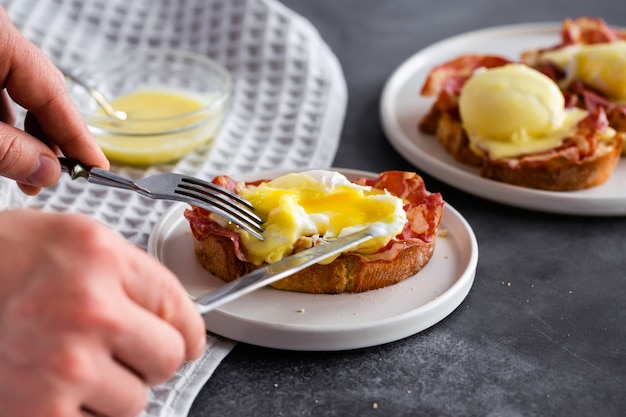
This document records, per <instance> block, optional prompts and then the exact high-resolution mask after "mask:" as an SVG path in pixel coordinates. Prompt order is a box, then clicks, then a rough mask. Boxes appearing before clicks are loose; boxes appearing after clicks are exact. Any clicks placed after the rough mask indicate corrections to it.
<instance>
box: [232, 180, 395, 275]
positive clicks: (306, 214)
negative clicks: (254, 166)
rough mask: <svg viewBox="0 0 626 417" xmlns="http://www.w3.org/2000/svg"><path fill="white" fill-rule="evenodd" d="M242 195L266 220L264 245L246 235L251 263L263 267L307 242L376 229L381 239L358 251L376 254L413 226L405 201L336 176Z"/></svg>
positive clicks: (245, 189)
mask: <svg viewBox="0 0 626 417" xmlns="http://www.w3.org/2000/svg"><path fill="white" fill-rule="evenodd" d="M237 192H238V193H239V194H240V195H241V196H242V197H244V198H245V199H247V200H248V201H250V202H251V203H252V205H253V206H254V208H255V211H256V212H257V214H259V216H260V217H261V218H262V219H264V229H265V230H264V232H263V237H264V240H257V239H255V238H254V237H252V236H250V235H249V234H248V233H247V232H245V231H241V232H240V235H241V239H242V242H243V244H244V246H245V248H246V249H247V252H248V256H249V258H250V261H251V262H252V263H254V264H257V265H258V264H261V263H262V262H268V263H272V262H276V261H278V260H280V259H282V258H283V257H284V256H286V255H289V254H290V253H292V252H293V249H294V246H295V244H296V241H297V240H298V239H299V238H300V237H301V236H307V237H313V236H319V237H321V238H323V239H332V238H337V237H340V236H343V235H346V234H350V233H353V232H356V231H359V230H363V229H366V228H368V227H370V226H374V227H375V228H376V230H377V231H379V232H378V233H377V235H376V237H374V238H373V239H370V240H369V241H368V242H365V243H363V244H361V245H359V246H358V247H356V248H354V249H352V251H354V252H359V253H373V252H376V251H377V250H378V249H380V248H381V247H383V246H385V245H386V244H387V243H388V242H389V241H390V240H391V239H393V238H394V237H395V236H397V235H398V234H399V233H401V232H402V230H403V229H404V225H405V224H406V221H407V218H406V212H405V211H404V209H403V200H402V199H401V198H399V197H395V196H393V195H391V194H389V193H388V192H386V191H384V190H378V189H373V188H371V187H366V186H360V185H357V184H353V183H351V182H350V181H349V180H348V179H347V178H346V177H345V176H343V175H341V174H339V173H336V172H330V171H323V170H318V171H306V172H302V173H292V174H288V175H285V176H282V177H279V178H276V179H274V180H272V181H269V182H265V183H263V184H260V185H258V186H240V187H239V189H238V190H237ZM330 261H331V260H328V261H327V262H330Z"/></svg>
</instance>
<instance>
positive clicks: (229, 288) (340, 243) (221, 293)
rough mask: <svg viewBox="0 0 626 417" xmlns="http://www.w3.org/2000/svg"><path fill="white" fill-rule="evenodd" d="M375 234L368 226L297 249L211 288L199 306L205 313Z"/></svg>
mask: <svg viewBox="0 0 626 417" xmlns="http://www.w3.org/2000/svg"><path fill="white" fill-rule="evenodd" d="M374 236H375V233H374V231H373V229H372V228H369V229H366V230H364V231H360V232H356V233H353V234H350V235H347V236H343V237H340V238H337V239H334V240H333V241H331V242H328V243H325V244H323V245H318V246H315V247H313V248H310V249H306V250H303V251H301V252H298V253H295V254H293V255H290V256H288V257H286V258H283V259H282V260H280V261H278V262H275V263H272V264H269V265H266V266H264V267H261V268H259V269H255V270H254V271H252V272H250V273H248V274H246V275H242V276H241V277H239V278H237V279H235V280H233V281H231V282H229V283H227V284H225V285H222V286H221V287H218V288H216V289H214V290H211V291H209V292H208V293H206V294H204V295H202V296H200V297H198V298H197V299H196V300H195V304H196V307H197V308H198V310H199V311H200V313H201V314H206V313H208V312H209V311H211V310H214V309H216V308H217V307H219V306H221V305H223V304H226V303H228V302H230V301H233V300H235V299H237V298H239V297H241V296H243V295H245V294H248V293H251V292H252V291H254V290H257V289H259V288H261V287H264V286H266V285H269V284H271V283H273V282H276V281H278V280H281V279H283V278H285V277H287V276H289V275H292V274H295V273H296V272H299V271H301V270H303V269H305V268H306V267H309V266H311V265H313V264H316V263H318V262H322V261H324V260H325V259H328V258H330V257H332V256H334V255H338V254H340V253H342V252H345V251H347V250H349V249H351V248H353V247H355V246H357V245H359V244H361V243H363V242H366V241H368V240H370V239H371V238H373V237H374Z"/></svg>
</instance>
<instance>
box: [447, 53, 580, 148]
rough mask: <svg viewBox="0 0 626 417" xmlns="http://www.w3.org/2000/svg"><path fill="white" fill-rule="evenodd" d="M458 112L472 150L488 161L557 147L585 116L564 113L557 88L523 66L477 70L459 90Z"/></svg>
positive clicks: (578, 113) (539, 74) (570, 110)
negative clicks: (484, 156) (484, 155)
mask: <svg viewBox="0 0 626 417" xmlns="http://www.w3.org/2000/svg"><path fill="white" fill-rule="evenodd" d="M459 111H460V115H461V121H462V123H463V128H464V129H465V131H466V132H467V135H468V138H469V141H470V147H471V148H472V150H473V151H474V152H476V153H477V154H479V155H482V154H484V153H488V154H489V157H490V158H492V159H500V158H508V157H516V156H519V155H523V154H530V153H538V152H543V151H547V150H549V149H552V148H554V147H556V146H559V145H560V144H561V142H562V141H563V139H564V138H565V137H567V135H568V133H569V132H571V131H572V130H573V129H574V128H575V126H576V124H577V123H578V122H579V121H580V120H581V119H583V118H584V117H585V116H586V115H587V112H586V111H584V110H580V109H565V99H564V98H563V94H562V93H561V91H560V89H559V87H558V86H557V85H556V84H555V83H554V82H553V81H552V80H551V79H550V78H549V77H547V76H546V75H544V74H542V73H540V72H539V71H537V70H534V69H532V68H530V67H528V66H526V65H522V64H509V65H504V66H501V67H496V68H492V69H481V70H478V71H477V72H476V73H475V74H473V75H472V77H470V79H469V80H467V82H466V83H465V84H464V86H463V88H462V90H461V95H460V97H459Z"/></svg>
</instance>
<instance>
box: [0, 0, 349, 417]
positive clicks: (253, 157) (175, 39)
mask: <svg viewBox="0 0 626 417" xmlns="http://www.w3.org/2000/svg"><path fill="white" fill-rule="evenodd" d="M0 4H1V5H2V6H3V7H4V8H5V9H6V10H7V12H8V14H9V16H10V17H11V19H12V20H13V22H14V23H15V24H16V26H17V27H18V28H19V29H20V30H21V32H22V33H23V35H24V36H25V37H27V38H28V39H30V40H31V41H32V42H33V43H34V44H36V45H37V46H39V47H40V48H41V49H42V50H43V51H44V52H45V53H46V54H47V55H48V56H49V57H50V58H51V59H52V60H53V61H55V62H56V63H57V65H59V66H60V67H64V68H72V67H73V66H75V65H77V64H80V63H82V62H84V61H88V60H91V59H96V58H98V57H100V56H101V55H106V54H114V53H115V52H116V51H119V50H126V49H132V48H138V47H161V48H176V49H185V50H190V51H194V52H196V53H200V54H204V55H206V56H209V57H210V58H213V59H215V60H216V61H218V62H220V63H222V64H223V65H224V66H225V67H227V68H228V70H229V71H230V73H231V75H232V77H233V84H234V96H233V102H232V108H231V110H230V112H229V114H228V116H227V118H226V120H225V121H224V125H223V126H222V129H221V131H220V133H219V134H218V136H217V137H216V138H215V141H214V142H213V143H212V144H211V145H210V146H208V147H204V148H203V149H200V150H198V151H195V152H192V153H191V154H189V155H187V156H186V157H184V158H183V159H182V160H180V161H179V162H177V163H175V164H169V165H162V166H154V167H150V168H148V169H139V168H132V167H128V166H113V167H112V170H113V171H116V172H118V173H120V174H122V175H124V176H126V177H128V178H133V179H139V178H142V177H144V176H147V175H152V174H156V173H158V172H163V171H174V172H180V173H183V174H189V175H194V176H198V177H203V178H211V177H213V176H215V175H218V174H228V175H231V176H233V177H235V178H236V176H237V175H238V174H246V173H254V172H260V171H264V170H273V169H302V168H327V167H329V166H330V164H331V163H332V161H333V158H334V156H335V153H336V150H337V146H338V143H339V137H340V133H341V128H342V125H343V119H344V115H345V109H346V104H347V88H346V82H345V79H344V77H343V73H342V71H341V67H340V65H339V63H338V61H337V59H336V57H335V56H334V54H333V53H332V51H331V50H330V48H329V47H328V46H327V45H326V44H325V43H324V42H323V40H322V39H321V37H320V36H319V33H318V32H317V31H316V30H315V28H313V26H312V25H311V24H310V22H308V21H307V20H305V19H304V18H302V17H301V16H299V15H297V14H295V13H294V12H292V11H291V10H289V9H287V8H286V7H285V6H283V5H282V4H281V3H278V2H276V1H274V0H182V1H181V0H133V1H128V0H89V1H58V0H0ZM19 110H20V109H18V111H19ZM21 114H22V115H23V111H22V112H21ZM20 206H25V207H33V208H38V209H41V210H46V211H56V212H77V213H83V214H86V215H89V216H91V217H93V218H95V219H97V220H100V221H101V222H103V223H105V224H106V225H108V226H110V227H111V228H113V229H115V230H117V231H118V232H119V233H121V234H122V235H123V236H124V237H125V238H126V239H128V240H129V241H130V242H132V243H134V244H136V245H137V246H139V247H141V248H144V249H145V248H146V246H147V242H148V238H149V236H150V234H151V232H152V229H153V226H154V225H155V223H156V222H157V221H158V220H159V218H160V217H161V215H162V214H163V212H164V211H165V210H166V209H167V208H169V206H170V204H169V203H167V202H163V201H153V200H147V199H145V198H142V197H140V196H138V195H136V194H133V193H129V192H127V191H123V190H116V189H112V188H106V187H102V186H96V185H93V184H89V183H86V182H85V181H80V183H79V181H71V180H70V179H69V176H66V175H64V176H62V178H61V181H60V182H59V183H58V184H57V185H56V186H55V187H52V188H49V189H45V190H43V191H42V192H41V193H40V194H39V195H38V196H36V197H29V198H26V197H24V196H23V195H21V193H20V192H19V191H18V190H17V187H15V185H14V184H13V183H11V182H9V181H7V180H4V179H1V178H0V210H2V209H6V208H10V207H20ZM207 342H208V343H207V348H206V351H205V352H204V355H203V356H202V357H201V358H199V359H198V360H196V361H194V362H190V363H187V364H185V365H184V366H183V367H181V369H180V370H179V371H178V372H177V373H176V375H175V376H174V377H173V378H172V379H171V380H169V381H167V382H166V383H164V384H162V385H160V386H157V387H154V388H153V389H152V390H151V391H150V402H149V406H148V407H147V409H146V410H145V412H144V413H143V414H142V416H146V417H147V416H150V417H156V416H158V417H166V416H184V415H187V413H188V411H189V409H190V407H191V405H192V403H193V400H194V398H195V396H196V395H197V393H198V391H199V390H200V389H201V388H202V386H203V385H204V383H205V382H206V381H207V380H208V378H209V377H210V376H211V374H212V373H213V371H214V370H215V368H216V367H217V366H218V365H219V363H220V362H221V361H222V359H223V358H224V357H225V356H226V355H227V354H228V352H230V350H231V349H232V348H233V346H234V344H235V342H233V341H230V340H225V339H223V338H219V337H216V336H213V335H208V336H207Z"/></svg>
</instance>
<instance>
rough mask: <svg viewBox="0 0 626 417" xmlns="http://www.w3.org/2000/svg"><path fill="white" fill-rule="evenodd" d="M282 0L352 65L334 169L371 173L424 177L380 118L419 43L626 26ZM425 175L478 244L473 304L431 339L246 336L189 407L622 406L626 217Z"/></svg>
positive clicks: (522, 3) (601, 6)
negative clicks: (392, 80)
mask: <svg viewBox="0 0 626 417" xmlns="http://www.w3.org/2000/svg"><path fill="white" fill-rule="evenodd" d="M283 3H284V4H285V5H286V6H287V7H289V8H291V9H293V10H294V11H296V12H298V13H299V14H301V15H303V16H304V17H306V18H307V19H309V20H310V21H311V22H312V23H313V24H314V25H315V26H316V27H317V29H318V30H319V32H320V33H321V35H322V37H323V38H324V40H325V41H326V42H327V43H328V44H329V45H330V47H331V48H332V49H333V51H334V52H335V53H336V54H337V56H338V58H339V61H340V63H341V65H342V67H343V70H344V74H345V78H346V80H347V84H348V91H349V103H348V109H347V115H346V119H345V126H344V130H343V134H342V138H341V144H340V147H339V151H338V154H337V157H336V160H335V164H334V165H335V166H336V167H343V168H358V169H364V170H368V171H374V172H379V171H385V170H392V169H399V170H417V171H418V172H420V171H419V168H416V167H414V166H412V165H411V164H409V163H408V162H407V161H405V160H404V159H403V158H402V157H401V156H400V155H398V154H397V152H395V151H394V149H393V148H392V147H391V145H390V144H389V142H388V141H387V139H386V138H385V136H384V134H383V132H382V130H381V125H380V120H379V117H378V111H379V100H380V94H381V91H382V88H383V85H384V83H385V81H386V80H387V78H388V77H389V76H390V75H391V73H392V72H393V70H394V69H396V68H397V67H398V66H399V65H400V64H402V62H403V61H404V60H406V59H407V58H408V57H410V56H411V55H413V54H414V53H416V52H417V51H419V50H420V49H422V48H424V47H426V46H428V45H429V44H431V43H433V42H436V41H438V40H441V39H443V38H447V37H449V36H452V35H456V34H459V33H463V32H466V31H469V30H474V29H480V28H484V27H489V26H497V25H504V24H511V23H522V22H545V21H553V22H560V21H562V19H564V18H566V17H578V16H583V15H586V16H598V17H602V18H604V19H605V20H606V21H607V22H608V23H610V24H613V25H621V26H626V1H623V0H601V1H597V0H593V1H586V2H573V1H564V0H562V1H555V0H552V1H550V0H548V1H538V0H515V1H512V0H500V1H498V0H491V1H489V0H421V1H420V0H388V1H382V0H350V1H347V0H324V1H312V0H286V1H284V2H283ZM625 76H626V75H625ZM420 173H421V172H420ZM424 178H425V180H426V182H427V186H428V188H429V189H430V190H431V191H438V192H441V193H442V194H443V196H444V198H445V200H446V201H447V202H448V203H450V204H451V205H453V206H454V207H455V208H456V209H457V210H459V211H460V212H461V214H462V215H463V216H464V217H465V218H466V219H467V220H468V221H469V223H470V224H471V226H472V228H473V229H474V231H475V233H476V235H477V238H478V243H479V249H480V256H479V262H478V270H477V275H476V280H475V283H474V286H473V288H472V290H471V292H470V294H469V296H468V297H467V298H466V299H465V301H464V302H463V303H462V304H461V306H460V307H459V308H458V309H457V310H456V311H455V312H454V313H452V314H451V315H450V316H449V317H447V318H446V319H445V320H443V321H442V322H440V323H439V324H437V325H435V326H433V327H432V328H430V329H428V330H426V331H424V332H422V333H420V334H417V335H415V336H412V337H409V338H407V339H404V340H400V341H397V342H394V343H390V344H387V345H384V346H378V347H374V348H368V349H359V350H354V351H345V352H323V353H321V352H317V353H316V352H313V353H309V352H287V351H280V350H272V349H265V348H259V347H254V346H250V345H246V344H242V343H240V344H238V345H237V347H236V348H235V349H234V350H233V352H231V354H230V355H229V356H228V357H227V358H226V359H225V360H224V361H223V362H222V364H220V366H219V367H218V368H217V370H216V371H215V373H214V375H213V376H212V377H211V379H210V380H209V382H208V383H207V385H206V386H205V388H204V389H203V390H202V391H201V393H200V395H199V397H198V398H197V400H196V402H195V403H194V406H193V408H192V410H191V416H194V417H198V416H488V417H496V416H502V417H521V416H525V417H530V416H605V417H606V416H624V415H626V398H625V392H626V387H625V384H626V358H625V356H626V324H625V323H626V312H625V307H626V302H625V301H624V297H625V296H626V218H589V217H576V216H560V215H552V214H544V213H538V212H532V211H526V210H521V209H516V208H511V207H507V206H503V205H499V204H495V203H491V202H489V201H486V200H482V199H480V198H478V197H474V196H472V195H470V194H466V193H464V192H462V191H459V190H456V189H454V188H451V187H449V186H447V185H445V184H443V183H441V182H439V181H437V180H436V179H434V178H432V177H429V176H427V175H424ZM506 283H511V285H510V286H509V285H507V284H506ZM374 403H377V404H378V408H374V407H373V404H374Z"/></svg>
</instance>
